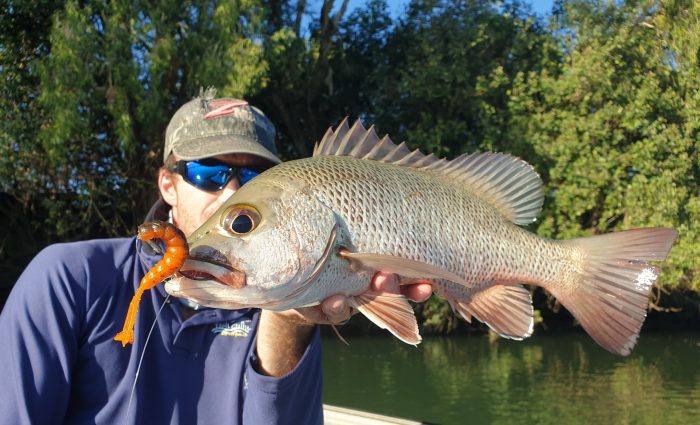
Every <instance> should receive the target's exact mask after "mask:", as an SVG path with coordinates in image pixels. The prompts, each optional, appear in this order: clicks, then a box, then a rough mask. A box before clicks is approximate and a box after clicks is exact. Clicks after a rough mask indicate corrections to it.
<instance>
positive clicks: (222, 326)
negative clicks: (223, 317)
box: [211, 320, 251, 338]
mask: <svg viewBox="0 0 700 425" xmlns="http://www.w3.org/2000/svg"><path fill="white" fill-rule="evenodd" d="M250 323H251V321H250V320H242V321H240V322H232V321H228V322H219V323H217V324H216V326H214V328H213V329H212V330H211V331H212V332H213V333H215V334H219V335H221V336H237V337H244V338H245V337H247V336H248V335H250Z"/></svg>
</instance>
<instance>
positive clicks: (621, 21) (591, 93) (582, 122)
mask: <svg viewBox="0 0 700 425" xmlns="http://www.w3.org/2000/svg"><path fill="white" fill-rule="evenodd" d="M630 3H631V4H630V5H622V6H619V7H617V6H615V5H607V6H600V5H599V4H598V3H592V2H585V1H579V2H570V3H568V4H567V5H566V8H565V9H564V11H563V12H562V13H563V15H562V16H559V25H560V27H558V28H556V30H557V31H558V32H559V33H567V34H575V35H574V36H572V37H568V38H567V39H566V40H565V45H564V46H563V47H564V51H566V52H567V55H566V57H565V60H564V61H563V62H562V64H561V66H560V69H558V70H557V72H556V73H541V74H540V75H539V76H536V75H533V74H532V72H531V73H530V74H529V75H528V76H527V77H525V76H524V74H521V75H520V76H519V78H518V80H517V82H516V84H515V85H514V88H513V94H512V96H511V99H510V107H511V108H513V111H517V114H514V119H513V121H512V124H511V126H510V131H512V132H515V133H516V134H521V135H525V137H526V138H527V139H529V142H530V143H531V144H532V148H533V150H534V152H535V153H536V155H537V161H536V162H537V165H539V166H540V167H539V171H540V172H541V173H542V175H543V177H544V178H545V181H546V183H547V187H548V189H549V191H548V195H549V196H548V198H547V201H546V202H545V212H544V214H543V220H542V221H541V222H540V224H539V227H538V231H539V233H540V234H542V235H545V236H552V237H557V238H569V237H575V236H581V235H590V234H596V233H603V232H609V231H612V230H620V229H627V228H635V227H644V226H665V227H673V228H676V229H678V231H679V233H680V236H679V241H678V243H677V245H676V246H675V247H674V249H673V251H672V253H671V256H670V259H669V261H668V262H667V263H665V267H664V268H665V273H664V274H663V275H662V281H661V282H662V283H664V284H667V285H670V286H674V287H681V288H683V287H685V288H694V289H698V288H700V276H699V275H698V274H697V270H698V266H700V263H698V256H697V254H698V247H699V246H700V239H699V236H700V233H699V230H700V228H698V224H697V223H698V222H699V220H698V219H699V218H700V217H699V216H698V215H697V204H698V195H699V194H700V193H699V192H698V183H699V180H698V179H699V178H700V174H699V168H698V164H699V163H698V157H697V155H698V154H697V134H698V133H697V130H696V126H697V124H696V122H697V120H696V119H694V118H695V114H696V113H697V112H696V111H697V104H694V102H693V99H692V98H693V96H695V93H697V87H698V86H697V77H696V76H695V75H694V74H696V73H697V71H696V70H694V69H693V67H692V66H691V63H690V62H686V63H682V62H681V60H682V59H683V56H682V55H677V54H676V52H674V51H672V50H670V49H669V47H670V46H671V45H672V43H670V42H669V39H668V33H666V32H665V31H662V30H659V29H658V28H657V27H656V24H655V22H656V21H657V20H658V19H660V17H663V16H664V14H663V12H664V9H658V10H656V11H654V9H652V8H650V7H649V5H650V3H648V2H638V3H640V4H636V3H637V2H630ZM664 22H668V21H667V20H665V19H664ZM573 23H575V25H574V24H573ZM677 30H678V28H676V27H674V29H673V31H677ZM691 84H692V87H695V88H696V89H695V90H688V89H689V87H690V86H691Z"/></svg>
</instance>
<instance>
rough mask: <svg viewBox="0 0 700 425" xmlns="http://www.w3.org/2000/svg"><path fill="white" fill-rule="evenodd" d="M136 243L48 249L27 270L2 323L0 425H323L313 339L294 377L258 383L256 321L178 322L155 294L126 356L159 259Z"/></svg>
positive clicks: (254, 314)
mask: <svg viewBox="0 0 700 425" xmlns="http://www.w3.org/2000/svg"><path fill="white" fill-rule="evenodd" d="M135 241H136V240H135V238H122V239H103V240H92V241H84V242H75V243H65V244H56V245H52V246H49V247H47V248H46V249H44V250H43V251H42V252H40V253H39V254H38V255H37V256H36V257H35V258H34V260H32V262H31V263H30V264H29V266H28V267H27V269H26V270H25V271H24V273H23V274H22V276H21V277H20V278H19V280H18V281H17V283H16V284H15V286H14V288H13V290H12V293H11V294H10V297H9V298H8V300H7V303H6V304H5V307H4V309H3V311H2V314H1V315H0V379H2V384H0V424H13V425H15V424H29V423H32V424H51V423H56V424H59V423H71V424H88V423H90V424H122V423H125V424H133V423H148V424H151V423H152V424H169V423H181V424H195V423H197V424H255V425H258V424H278V423H279V424H281V423H285V424H316V423H322V422H323V419H322V415H323V410H322V371H321V347H320V341H319V335H318V330H317V331H316V334H315V336H314V338H313V340H312V343H311V344H310V346H309V348H308V349H307V351H306V353H305V354H304V357H303V358H302V360H301V361H300V363H299V364H298V365H297V367H296V368H295V369H294V370H293V371H292V372H290V373H289V374H288V375H286V376H284V377H281V378H274V377H269V376H264V375H260V374H259V373H257V372H256V371H255V369H254V368H253V366H252V364H253V357H254V355H255V350H254V347H255V343H254V341H255V329H256V326H257V321H258V318H259V314H260V312H259V310H256V309H246V310H232V311H229V310H218V309H203V310H200V311H197V312H195V314H194V315H193V316H191V317H190V318H189V319H187V320H185V319H184V318H183V315H182V313H181V311H180V305H179V303H178V302H177V301H176V300H175V299H173V298H170V299H168V300H167V301H166V294H165V291H164V290H163V288H162V285H158V286H157V287H156V288H154V289H151V290H149V291H146V292H145V293H144V295H143V298H142V299H141V303H140V309H139V312H138V317H137V321H136V327H135V332H134V344H133V345H131V346H129V345H127V347H125V348H122V345H121V343H119V342H117V341H114V339H113V338H114V336H115V335H116V334H117V332H119V331H120V330H121V329H122V326H123V324H124V318H125V315H126V311H127V308H128V305H129V301H130V300H131V297H132V296H133V295H134V291H135V289H136V288H137V287H138V285H139V282H140V280H141V277H142V276H143V275H144V273H145V272H146V271H147V270H148V268H150V266H151V265H152V264H153V263H154V261H155V260H157V259H158V258H154V257H149V256H148V255H146V254H144V253H143V250H141V251H139V253H137V249H136V244H135ZM161 307H162V311H161V313H160V316H159V317H158V319H157V321H156V314H157V312H158V310H159V309H161ZM154 322H155V326H154V327H153V332H152V334H151V336H150V339H149V341H148V344H147V345H146V339H147V335H148V332H149V329H150V328H151V326H152V325H153V324H154ZM144 349H145V354H144V355H143V363H142V365H141V369H140V372H139V376H138V380H137V383H136V389H135V393H134V396H133V399H132V401H131V406H130V407H128V406H129V398H130V394H131V391H132V386H133V384H134V380H135V377H136V371H137V366H138V363H139V359H140V357H141V354H142V353H144ZM127 410H128V412H127Z"/></svg>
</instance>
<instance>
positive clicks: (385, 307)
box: [166, 121, 677, 355]
mask: <svg viewBox="0 0 700 425" xmlns="http://www.w3.org/2000/svg"><path fill="white" fill-rule="evenodd" d="M543 199H544V192H543V188H542V182H541V180H540V178H539V175H538V174H537V173H536V172H535V171H534V170H533V168H532V167H531V166H529V165H528V164H527V163H525V162H524V161H522V160H520V159H517V158H515V157H512V156H510V155H507V154H501V153H475V154H468V155H467V154H465V155H462V156H460V157H458V158H456V159H454V160H452V161H447V160H445V159H439V158H436V157H434V156H432V155H428V156H425V155H423V154H421V153H420V152H419V151H417V150H416V151H413V152H411V151H409V150H408V149H407V148H406V147H405V146H404V145H403V144H401V145H398V146H397V145H395V144H394V143H392V142H391V140H390V139H389V138H388V136H385V137H384V138H383V139H381V140H380V139H379V138H378V137H377V135H376V133H375V132H374V130H373V129H372V128H370V129H369V130H366V129H365V128H364V127H363V126H362V124H361V123H360V122H359V121H358V122H357V123H355V125H353V127H352V128H349V126H348V124H347V121H344V122H343V123H342V124H341V125H340V126H339V127H338V128H337V129H336V130H335V131H334V132H333V131H332V130H331V129H329V130H328V132H327V133H326V135H325V136H324V137H323V139H322V141H321V142H320V143H319V144H317V146H316V148H315V149H314V155H313V157H311V158H306V159H301V160H297V161H290V162H286V163H283V164H280V165H277V166H275V167H273V168H271V169H270V170H267V171H266V172H264V173H262V174H261V175H260V176H258V177H256V178H255V179H254V180H252V181H251V182H249V183H247V184H246V185H245V186H243V187H241V188H240V189H239V190H238V191H236V193H234V194H233V196H231V198H230V199H228V201H227V202H226V203H225V205H224V206H222V207H221V209H220V210H218V211H217V212H216V213H215V214H214V216H212V217H211V218H210V219H209V220H208V221H207V222H206V223H205V224H204V225H203V226H202V227H201V228H199V229H198V230H197V231H195V232H194V234H192V235H191V236H190V238H188V242H189V245H190V257H189V259H188V260H187V261H186V262H185V265H184V266H183V268H182V270H181V272H182V274H183V275H184V276H182V277H180V278H177V279H174V280H171V281H170V282H169V283H167V284H166V290H167V291H168V292H169V293H170V294H172V295H175V296H178V297H186V298H190V299H192V300H194V301H196V302H198V303H200V304H203V305H207V306H211V307H220V308H228V309H235V308H241V307H259V308H263V309H271V310H285V309H292V308H298V307H303V306H310V305H315V304H318V303H319V302H320V301H321V300H323V299H325V298H326V297H328V296H331V295H334V294H343V295H346V296H348V297H349V298H350V303H351V305H353V306H354V307H355V308H357V309H358V310H359V311H360V312H361V313H363V314H364V315H365V316H367V317H368V318H369V319H370V320H372V321H373V322H374V323H376V324H377V325H379V326H380V327H383V328H386V329H388V330H389V331H391V332H392V333H393V334H394V335H396V336H397V337H398V338H400V339H401V340H403V341H405V342H407V343H410V344H417V343H419V342H420V335H419V334H418V326H417V324H416V320H415V316H414V315H413V310H412V309H411V306H410V304H409V303H408V301H407V300H406V299H405V298H403V297H401V296H398V295H382V294H377V293H374V292H372V291H370V290H369V289H368V288H369V283H370V279H371V277H372V275H373V274H374V273H375V272H376V271H385V272H393V273H396V274H398V275H399V276H400V279H401V281H402V282H410V281H411V280H414V279H429V280H431V281H432V282H433V283H434V286H433V288H434V292H435V293H436V294H437V295H439V296H440V297H443V298H445V299H446V300H447V301H449V303H450V305H451V306H452V308H453V309H454V311H456V312H458V313H459V314H460V315H461V316H462V317H464V318H465V319H466V320H471V318H472V317H475V318H477V319H478V320H480V321H482V322H484V323H486V324H487V325H488V326H489V327H490V328H491V329H493V330H494V331H495V332H497V333H498V334H499V335H501V336H504V337H507V338H513V339H522V338H525V337H527V336H529V335H530V334H531V333H532V328H533V309H532V302H531V298H530V292H529V291H528V290H527V289H526V288H525V287H523V286H522V284H531V285H537V286H541V287H543V288H545V289H546V290H548V291H550V292H551V293H552V294H553V295H554V296H555V297H556V298H557V299H558V300H559V301H560V302H561V303H562V304H563V305H564V306H565V307H566V308H567V309H568V310H569V311H570V312H571V313H572V314H573V315H574V316H575V317H576V319H577V320H578V322H579V323H580V324H581V326H583V328H584V329H585V330H586V331H587V332H588V333H589V334H590V335H591V337H593V339H594V340H595V341H596V342H598V344H600V345H601V346H602V347H604V348H606V349H607V350H609V351H611V352H613V353H617V354H622V355H626V354H628V353H629V352H630V351H631V350H632V348H633V347H634V345H635V343H636V340H637V337H638V334H639V330H640V328H641V326H642V323H643V321H644V318H645V317H646V312H647V305H648V297H649V293H650V291H651V288H652V285H653V283H654V281H655V280H656V279H657V277H658V275H659V270H658V269H657V268H656V267H655V266H653V265H650V264H649V263H648V262H649V261H653V260H663V259H665V258H666V255H667V254H668V251H669V250H670V248H671V245H672V244H673V241H674V240H675V238H676V235H677V233H676V231H675V230H673V229H665V228H647V229H635V230H627V231H622V232H617V233H611V234H605V235H599V236H592V237H587V238H580V239H571V240H564V241H555V240H551V239H545V238H541V237H539V236H537V235H535V234H533V233H531V232H528V231H526V230H523V229H522V228H521V227H519V226H518V225H524V224H528V223H531V222H533V221H534V220H535V219H536V217H537V215H538V214H539V212H540V209H541V207H542V203H543Z"/></svg>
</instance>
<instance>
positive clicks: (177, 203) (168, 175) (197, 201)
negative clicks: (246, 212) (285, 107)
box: [158, 154, 266, 236]
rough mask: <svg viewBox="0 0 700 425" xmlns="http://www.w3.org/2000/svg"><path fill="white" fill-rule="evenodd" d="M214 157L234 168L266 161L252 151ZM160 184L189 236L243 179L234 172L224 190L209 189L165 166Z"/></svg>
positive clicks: (159, 179)
mask: <svg viewBox="0 0 700 425" xmlns="http://www.w3.org/2000/svg"><path fill="white" fill-rule="evenodd" d="M213 158H214V159H216V160H218V161H221V162H223V163H225V164H228V165H231V166H233V167H252V168H257V167H261V166H264V165H265V164H266V162H265V160H263V159H261V158H259V157H256V156H254V155H249V154H227V155H218V156H215V157H213ZM176 159H179V158H177V157H176ZM158 186H159V188H160V191H161V195H162V196H163V200H164V201H165V202H166V203H168V204H169V205H170V206H171V207H172V214H173V221H174V224H175V225H176V226H177V227H179V228H180V230H182V231H183V232H184V233H185V235H186V236H189V235H191V234H192V232H194V231H195V230H196V229H197V228H198V227H200V226H201V225H202V224H204V222H205V221H207V219H209V217H211V216H212V214H214V212H215V211H216V210H218V209H219V207H220V206H221V205H222V204H223V203H224V202H225V201H226V200H227V199H228V198H229V197H230V196H231V195H233V193H234V192H235V191H236V190H237V189H238V188H239V187H240V182H239V181H238V178H237V177H236V175H235V174H234V176H233V177H232V178H231V180H229V182H228V183H227V184H226V186H225V187H224V188H223V189H221V190H218V191H215V192H209V191H205V190H202V189H199V188H198V187H196V186H194V185H192V184H190V183H188V182H187V181H185V179H184V178H183V177H182V176H181V175H180V174H178V173H177V172H174V171H167V170H163V169H161V170H160V174H159V177H158Z"/></svg>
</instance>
